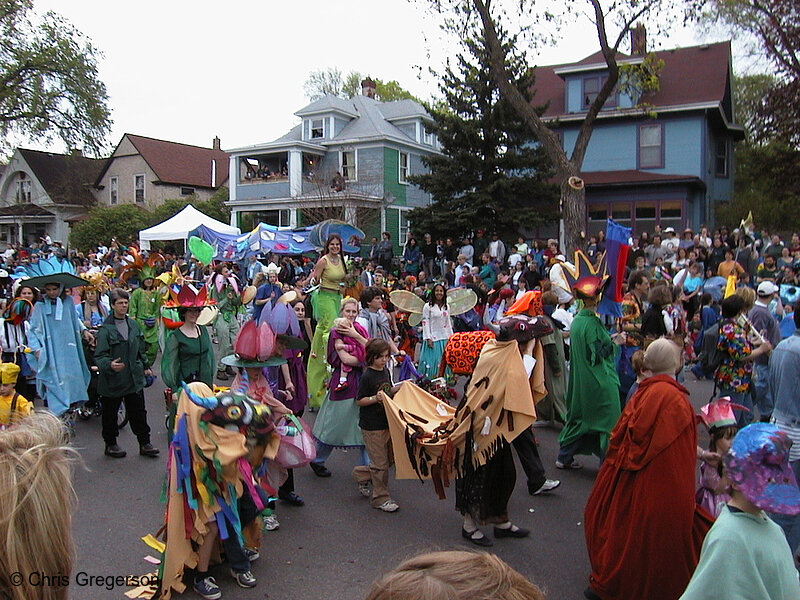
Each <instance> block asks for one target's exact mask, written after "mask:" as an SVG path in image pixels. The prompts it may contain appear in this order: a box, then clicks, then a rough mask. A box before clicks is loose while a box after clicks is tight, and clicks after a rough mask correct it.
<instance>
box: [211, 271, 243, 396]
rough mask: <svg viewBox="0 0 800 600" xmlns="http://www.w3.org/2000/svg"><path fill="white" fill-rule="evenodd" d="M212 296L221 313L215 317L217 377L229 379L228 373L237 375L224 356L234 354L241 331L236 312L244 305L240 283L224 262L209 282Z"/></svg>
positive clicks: (223, 379)
mask: <svg viewBox="0 0 800 600" xmlns="http://www.w3.org/2000/svg"><path fill="white" fill-rule="evenodd" d="M208 288H209V291H210V292H211V298H212V299H213V300H215V301H216V303H217V308H218V309H219V314H218V315H217V318H216V319H214V333H216V334H217V342H218V344H219V360H218V361H217V379H220V380H222V381H227V379H228V375H235V372H234V371H233V369H232V368H231V367H230V366H229V365H226V364H224V363H223V362H222V358H223V357H225V356H228V355H229V354H233V341H234V340H235V339H236V334H237V333H239V321H238V320H237V318H236V313H237V312H238V311H239V308H240V307H241V306H242V297H241V294H240V292H239V284H238V283H237V282H236V278H235V277H234V276H233V274H232V273H231V271H230V269H229V268H228V266H227V265H226V264H224V263H222V264H219V265H217V266H216V267H215V268H214V274H213V275H212V276H211V279H210V280H209V282H208Z"/></svg>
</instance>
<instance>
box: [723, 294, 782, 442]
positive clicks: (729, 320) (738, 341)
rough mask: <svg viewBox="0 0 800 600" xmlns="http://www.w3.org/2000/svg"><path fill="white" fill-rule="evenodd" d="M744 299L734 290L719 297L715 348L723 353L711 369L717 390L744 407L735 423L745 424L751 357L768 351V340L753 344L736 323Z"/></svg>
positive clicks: (749, 401) (749, 410)
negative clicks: (718, 363) (720, 300)
mask: <svg viewBox="0 0 800 600" xmlns="http://www.w3.org/2000/svg"><path fill="white" fill-rule="evenodd" d="M745 307H746V304H745V300H744V299H743V298H742V296H740V295H738V294H734V295H733V296H729V297H727V298H725V299H724V300H723V301H722V320H721V321H720V323H719V337H718V339H717V350H718V351H719V352H721V353H722V354H723V359H722V364H721V365H720V366H719V367H718V368H717V371H716V373H714V383H715V385H716V387H717V388H718V389H719V391H720V393H721V394H723V395H725V396H730V398H731V400H732V401H734V402H736V403H737V404H739V405H742V406H744V407H746V408H747V410H742V411H737V414H736V418H737V424H738V425H739V426H740V427H743V426H744V425H747V424H748V423H750V421H752V419H753V413H752V409H753V400H752V396H751V394H750V385H751V383H752V377H753V360H754V359H756V358H758V357H759V356H761V355H762V354H766V353H768V352H771V351H772V345H771V344H770V343H769V341H766V340H765V341H764V342H763V343H762V344H761V345H760V346H759V347H758V348H755V349H754V348H753V346H752V345H751V343H750V340H749V339H748V336H747V332H746V331H745V329H744V328H743V327H742V326H741V325H740V324H739V321H738V319H739V316H740V315H742V314H744V312H745Z"/></svg>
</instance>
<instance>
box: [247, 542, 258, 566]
mask: <svg viewBox="0 0 800 600" xmlns="http://www.w3.org/2000/svg"><path fill="white" fill-rule="evenodd" d="M244 555H245V556H246V557H247V560H249V561H250V562H251V563H253V562H255V561H257V560H258V559H259V558H261V555H260V554H259V553H258V550H256V549H255V548H248V547H247V546H245V547H244Z"/></svg>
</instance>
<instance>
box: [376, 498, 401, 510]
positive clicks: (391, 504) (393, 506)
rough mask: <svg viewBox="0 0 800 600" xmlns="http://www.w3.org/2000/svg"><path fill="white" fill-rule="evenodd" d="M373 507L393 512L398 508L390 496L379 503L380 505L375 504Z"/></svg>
mask: <svg viewBox="0 0 800 600" xmlns="http://www.w3.org/2000/svg"><path fill="white" fill-rule="evenodd" d="M375 508H377V509H379V510H382V511H383V512H395V511H396V510H397V509H398V508H400V507H399V506H398V505H397V503H396V502H395V501H394V500H392V499H391V498H390V499H389V500H387V501H386V502H384V503H383V504H381V505H380V506H376V507H375Z"/></svg>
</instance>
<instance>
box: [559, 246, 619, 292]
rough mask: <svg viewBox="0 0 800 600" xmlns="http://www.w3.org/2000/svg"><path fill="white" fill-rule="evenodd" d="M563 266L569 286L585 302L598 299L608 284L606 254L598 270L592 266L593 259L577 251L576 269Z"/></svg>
mask: <svg viewBox="0 0 800 600" xmlns="http://www.w3.org/2000/svg"><path fill="white" fill-rule="evenodd" d="M562 266H563V270H564V278H565V279H566V280H567V285H569V287H570V289H571V290H572V294H573V295H574V296H575V297H577V298H581V299H584V300H589V299H592V298H598V297H599V296H600V295H601V294H602V293H603V289H604V288H605V286H606V285H607V284H608V280H609V275H608V273H607V271H606V257H605V253H603V256H602V257H601V259H600V264H599V265H598V267H597V268H595V266H594V265H593V264H592V261H591V259H590V258H589V257H588V256H586V254H584V253H583V252H582V251H580V250H576V251H575V267H574V268H570V267H569V265H567V264H566V263H564V264H563V265H562Z"/></svg>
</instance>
